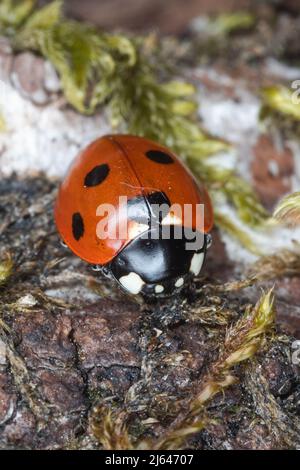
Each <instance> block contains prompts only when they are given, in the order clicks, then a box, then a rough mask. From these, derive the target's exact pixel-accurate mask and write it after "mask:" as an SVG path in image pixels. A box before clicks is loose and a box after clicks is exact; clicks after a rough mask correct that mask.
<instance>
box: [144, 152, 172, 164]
mask: <svg viewBox="0 0 300 470" xmlns="http://www.w3.org/2000/svg"><path fill="white" fill-rule="evenodd" d="M146 156H147V157H148V158H149V160H152V161H153V162H155V163H162V164H164V165H167V164H170V163H173V162H174V159H173V158H172V157H171V155H169V154H168V153H166V152H162V151H161V150H148V152H146Z"/></svg>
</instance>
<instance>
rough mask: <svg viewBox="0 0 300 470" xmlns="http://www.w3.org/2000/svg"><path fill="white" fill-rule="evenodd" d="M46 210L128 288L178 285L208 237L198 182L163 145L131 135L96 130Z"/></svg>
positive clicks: (166, 292)
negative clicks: (51, 210) (96, 135)
mask: <svg viewBox="0 0 300 470" xmlns="http://www.w3.org/2000/svg"><path fill="white" fill-rule="evenodd" d="M186 208H188V209H189V211H188V213H187V211H186ZM199 208H202V209H201V210H198V209H199ZM54 215H55V221H56V225H57V229H58V231H59V233H60V235H61V238H62V241H63V242H64V243H65V244H66V245H67V246H68V247H69V248H70V249H71V251H72V252H73V253H75V254H76V255H77V256H79V257H80V258H82V259H83V260H85V261H86V262H88V263H91V264H92V265H94V269H95V270H99V271H101V272H102V273H104V274H105V275H106V276H108V277H110V278H112V279H114V280H115V281H117V283H118V284H119V285H120V286H121V287H122V288H123V290H125V291H126V292H127V293H130V294H143V295H145V296H148V297H164V296H170V295H173V294H175V293H178V292H179V291H180V290H181V289H182V288H183V286H184V285H186V284H187V283H188V282H189V280H190V279H192V278H193V277H194V276H197V275H198V274H199V273H200V270H201V268H202V264H203V262H204V259H205V254H206V250H207V248H208V247H209V246H210V243H211V236H210V234H209V232H210V230H211V228H212V225H213V210H212V205H211V201H210V197H209V195H208V193H207V191H206V189H205V188H204V186H203V185H201V184H198V183H197V182H196V180H195V179H194V177H193V175H192V174H191V173H190V171H189V170H188V169H187V168H186V167H185V165H184V164H183V163H182V162H181V161H180V160H179V159H178V157H176V156H175V155H174V154H173V153H172V152H171V151H170V150H169V149H167V148H165V147H163V146H161V145H160V144H158V143H155V142H152V141H151V140H148V139H145V138H142V137H137V136H132V135H108V136H104V137H101V138H99V139H97V140H96V141H94V142H93V143H91V144H90V145H89V146H88V147H87V148H86V149H85V150H83V151H82V152H81V153H80V154H79V155H78V157H77V158H75V160H74V161H73V163H72V165H71V168H70V169H69V171H68V173H67V175H66V177H65V179H64V181H63V182H62V184H61V186H60V189H59V192H58V196H57V200H56V203H55V210H54ZM199 227H200V228H199Z"/></svg>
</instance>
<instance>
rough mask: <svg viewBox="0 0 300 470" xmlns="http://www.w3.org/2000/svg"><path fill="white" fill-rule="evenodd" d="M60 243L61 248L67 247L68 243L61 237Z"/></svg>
mask: <svg viewBox="0 0 300 470" xmlns="http://www.w3.org/2000/svg"><path fill="white" fill-rule="evenodd" d="M60 244H61V246H62V247H63V248H68V245H67V244H66V243H65V242H64V241H63V240H62V239H60Z"/></svg>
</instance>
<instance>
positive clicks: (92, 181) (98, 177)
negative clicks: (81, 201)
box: [84, 163, 109, 188]
mask: <svg viewBox="0 0 300 470" xmlns="http://www.w3.org/2000/svg"><path fill="white" fill-rule="evenodd" d="M108 174H109V166H108V165H107V163H103V164H102V165H98V166H95V168H93V169H92V170H91V171H90V172H89V173H88V174H87V175H86V177H85V179H84V186H85V187H88V188H90V187H92V186H98V184H101V183H103V181H104V180H105V179H106V178H107V176H108Z"/></svg>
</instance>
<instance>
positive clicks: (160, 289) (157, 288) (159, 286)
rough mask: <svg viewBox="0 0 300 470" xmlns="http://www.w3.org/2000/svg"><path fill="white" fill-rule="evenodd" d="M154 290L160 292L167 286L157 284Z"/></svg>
mask: <svg viewBox="0 0 300 470" xmlns="http://www.w3.org/2000/svg"><path fill="white" fill-rule="evenodd" d="M154 290H155V292H156V293H157V294H160V293H161V292H163V291H164V290H165V288H164V286H161V285H160V284H157V286H155V288H154Z"/></svg>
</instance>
